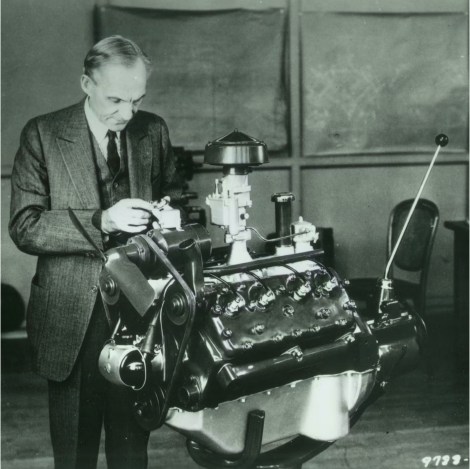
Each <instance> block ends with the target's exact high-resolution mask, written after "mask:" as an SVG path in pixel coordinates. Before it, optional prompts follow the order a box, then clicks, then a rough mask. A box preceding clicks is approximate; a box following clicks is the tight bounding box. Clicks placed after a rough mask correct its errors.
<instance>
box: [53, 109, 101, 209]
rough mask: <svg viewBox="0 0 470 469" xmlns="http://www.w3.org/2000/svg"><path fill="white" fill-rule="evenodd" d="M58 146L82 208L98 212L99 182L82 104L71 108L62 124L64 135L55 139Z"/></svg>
mask: <svg viewBox="0 0 470 469" xmlns="http://www.w3.org/2000/svg"><path fill="white" fill-rule="evenodd" d="M57 143H58V145H59V148H60V151H61V154H62V158H63V160H64V163H65V165H66V167H67V171H68V172H69V175H70V179H71V180H72V185H73V186H74V188H75V191H76V192H77V194H78V197H79V198H80V201H81V202H82V205H83V208H84V209H94V208H96V209H97V208H100V194H99V188H98V180H97V177H96V167H95V161H94V157H93V149H92V146H91V140H90V134H89V131H88V125H87V122H86V117H85V110H84V101H81V102H80V103H78V104H77V105H75V106H73V107H71V108H70V117H69V119H68V120H67V121H64V127H63V131H62V133H61V134H60V135H59V136H58V137H57Z"/></svg>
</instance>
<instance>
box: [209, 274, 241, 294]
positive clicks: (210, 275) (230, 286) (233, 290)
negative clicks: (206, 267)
mask: <svg viewBox="0 0 470 469" xmlns="http://www.w3.org/2000/svg"><path fill="white" fill-rule="evenodd" d="M204 275H207V276H209V277H212V278H215V279H216V280H218V281H219V282H221V283H223V284H224V285H226V286H227V287H228V288H230V290H232V293H233V294H234V295H236V294H237V292H236V291H235V288H234V287H233V286H232V285H230V283H228V282H226V281H225V280H223V279H221V278H220V277H218V276H217V275H215V274H209V273H208V274H206V273H205V274H204Z"/></svg>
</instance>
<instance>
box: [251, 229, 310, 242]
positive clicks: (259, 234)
mask: <svg viewBox="0 0 470 469" xmlns="http://www.w3.org/2000/svg"><path fill="white" fill-rule="evenodd" d="M246 229H247V230H251V231H254V232H255V233H256V234H257V235H258V236H259V237H260V238H261V239H262V240H263V241H265V242H266V243H275V242H276V241H280V240H281V239H287V238H294V237H295V236H299V235H302V234H305V233H308V230H304V231H301V232H299V233H294V234H290V235H287V236H281V237H280V238H273V239H267V238H265V237H264V236H263V235H262V234H261V233H260V232H259V231H258V230H257V229H256V228H253V227H252V226H247V227H246Z"/></svg>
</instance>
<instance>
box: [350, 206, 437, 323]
mask: <svg viewBox="0 0 470 469" xmlns="http://www.w3.org/2000/svg"><path fill="white" fill-rule="evenodd" d="M412 204H413V199H409V200H404V201H403V202H400V203H399V204H398V205H397V206H396V207H395V208H394V209H393V210H392V213H391V215H390V223H389V228H388V237H387V238H388V239H387V261H388V259H389V258H390V254H391V252H392V249H393V248H394V246H395V243H396V241H397V239H398V237H399V236H400V233H401V230H402V228H403V225H404V224H405V220H406V217H407V215H408V213H409V211H410V208H411V206H412ZM438 223H439V210H438V208H437V206H436V204H435V203H434V202H431V201H430V200H426V199H420V200H419V201H418V204H417V205H416V209H415V211H414V213H413V216H412V217H411V220H410V224H409V225H408V228H407V230H406V232H405V235H404V236H403V239H402V242H401V244H400V247H399V248H398V251H397V253H396V255H395V259H394V261H393V264H392V266H391V268H390V273H389V276H390V278H393V280H394V282H393V283H394V288H395V296H396V298H398V299H402V300H409V299H411V300H412V301H413V304H414V306H415V308H416V311H417V312H418V314H419V315H420V316H421V317H424V316H425V315H426V286H427V280H428V272H429V262H430V260H431V252H432V248H433V244H434V238H435V236H436V231H437V225H438ZM384 269H385V265H384ZM398 269H399V270H401V271H406V272H416V273H418V272H419V283H415V282H410V281H408V280H403V279H399V278H396V277H395V275H394V273H395V272H394V271H396V270H398ZM350 282H351V283H350V285H349V286H348V287H347V291H348V293H349V295H350V296H351V298H353V299H354V300H356V301H358V302H359V301H361V300H362V301H366V304H367V305H371V304H372V298H373V294H374V290H375V286H376V284H377V278H356V279H351V280H350Z"/></svg>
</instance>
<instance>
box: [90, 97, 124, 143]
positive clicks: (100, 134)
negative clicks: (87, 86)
mask: <svg viewBox="0 0 470 469" xmlns="http://www.w3.org/2000/svg"><path fill="white" fill-rule="evenodd" d="M89 101H90V98H89V97H87V99H85V116H86V120H87V122H88V126H89V127H90V130H91V133H92V134H93V135H94V136H95V138H96V141H97V142H98V144H101V143H102V142H103V140H104V139H105V138H106V137H107V134H108V130H109V129H108V127H107V126H106V125H104V124H103V123H102V122H101V121H100V120H99V119H98V117H96V114H95V113H94V111H93V109H91V107H90V103H89ZM116 134H117V138H118V140H119V139H120V137H121V132H116Z"/></svg>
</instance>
